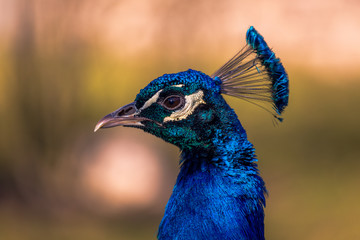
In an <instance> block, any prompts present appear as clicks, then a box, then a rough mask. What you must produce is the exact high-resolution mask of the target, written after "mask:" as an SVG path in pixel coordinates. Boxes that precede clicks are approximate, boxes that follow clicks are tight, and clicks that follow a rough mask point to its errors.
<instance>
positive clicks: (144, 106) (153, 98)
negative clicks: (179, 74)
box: [139, 84, 184, 111]
mask: <svg viewBox="0 0 360 240" xmlns="http://www.w3.org/2000/svg"><path fill="white" fill-rule="evenodd" d="M183 86H184V84H178V85H172V86H171V87H179V88H181V87H183ZM162 91H163V89H160V90H159V91H157V93H155V94H154V95H153V96H152V97H151V98H150V99H149V100H147V101H146V102H145V103H144V105H143V106H142V107H141V108H140V109H139V110H140V111H141V110H144V109H145V108H148V107H150V106H151V105H152V104H153V103H156V102H157V100H158V99H159V96H160V93H161V92H162Z"/></svg>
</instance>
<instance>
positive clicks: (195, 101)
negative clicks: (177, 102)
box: [164, 90, 206, 122]
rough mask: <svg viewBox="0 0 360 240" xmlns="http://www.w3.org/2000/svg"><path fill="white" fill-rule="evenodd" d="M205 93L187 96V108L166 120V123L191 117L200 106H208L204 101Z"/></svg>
mask: <svg viewBox="0 0 360 240" xmlns="http://www.w3.org/2000/svg"><path fill="white" fill-rule="evenodd" d="M203 97H204V93H203V91H201V90H199V91H197V92H195V93H193V94H191V95H189V96H185V106H184V107H183V108H181V109H179V110H178V111H176V112H173V113H172V114H171V115H170V116H168V117H165V118H164V122H169V121H180V120H183V119H186V118H187V117H188V116H190V115H191V114H192V113H193V112H194V110H195V109H196V108H197V106H199V105H200V104H206V102H205V101H204V100H203Z"/></svg>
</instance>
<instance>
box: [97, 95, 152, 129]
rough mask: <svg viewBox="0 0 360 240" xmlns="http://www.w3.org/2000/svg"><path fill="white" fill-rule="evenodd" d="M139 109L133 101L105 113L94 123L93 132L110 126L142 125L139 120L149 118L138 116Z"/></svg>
mask: <svg viewBox="0 0 360 240" xmlns="http://www.w3.org/2000/svg"><path fill="white" fill-rule="evenodd" d="M138 114H139V111H138V109H137V108H136V106H135V102H133V103H130V104H128V105H125V106H123V107H121V108H119V109H118V110H116V111H114V112H112V113H110V114H108V115H106V116H105V117H103V118H102V119H100V121H99V122H98V123H97V124H96V126H95V129H94V132H96V131H97V130H99V129H100V128H111V127H116V126H143V124H142V123H141V121H146V120H149V119H147V118H144V117H139V116H138Z"/></svg>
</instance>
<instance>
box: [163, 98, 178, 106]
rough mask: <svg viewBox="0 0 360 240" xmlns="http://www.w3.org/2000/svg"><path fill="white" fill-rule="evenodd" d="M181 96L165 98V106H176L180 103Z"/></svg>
mask: <svg viewBox="0 0 360 240" xmlns="http://www.w3.org/2000/svg"><path fill="white" fill-rule="evenodd" d="M180 102H181V100H180V97H176V96H174V97H169V98H168V99H166V100H165V106H166V107H168V108H176V107H177V106H178V105H179V104H180Z"/></svg>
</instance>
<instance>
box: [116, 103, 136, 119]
mask: <svg viewBox="0 0 360 240" xmlns="http://www.w3.org/2000/svg"><path fill="white" fill-rule="evenodd" d="M135 112H136V109H135V107H134V106H131V105H130V106H125V107H123V108H122V109H121V110H120V111H119V112H118V113H117V116H119V117H121V116H127V115H131V114H134V113H135Z"/></svg>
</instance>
